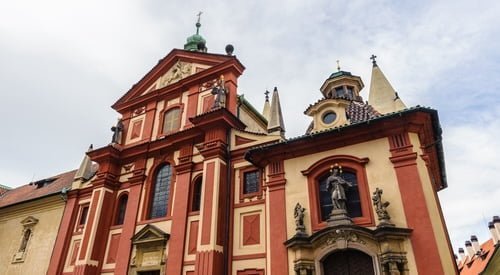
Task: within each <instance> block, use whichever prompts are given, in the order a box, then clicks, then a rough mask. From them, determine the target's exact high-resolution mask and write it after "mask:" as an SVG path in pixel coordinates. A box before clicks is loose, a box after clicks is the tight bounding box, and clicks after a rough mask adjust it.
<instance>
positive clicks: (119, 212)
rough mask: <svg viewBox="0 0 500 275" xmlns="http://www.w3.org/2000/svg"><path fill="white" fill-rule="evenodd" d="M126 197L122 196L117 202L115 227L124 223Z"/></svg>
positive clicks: (125, 195)
mask: <svg viewBox="0 0 500 275" xmlns="http://www.w3.org/2000/svg"><path fill="white" fill-rule="evenodd" d="M127 202H128V195H127V194H124V195H122V196H121V197H120V199H119V200H118V207H117V209H116V218H115V225H120V224H123V222H124V221H125V211H126V210H127Z"/></svg>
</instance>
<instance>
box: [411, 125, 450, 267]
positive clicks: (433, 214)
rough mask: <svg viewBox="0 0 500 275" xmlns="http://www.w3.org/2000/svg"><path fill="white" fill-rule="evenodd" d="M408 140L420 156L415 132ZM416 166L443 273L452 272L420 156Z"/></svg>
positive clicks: (448, 251)
mask: <svg viewBox="0 0 500 275" xmlns="http://www.w3.org/2000/svg"><path fill="white" fill-rule="evenodd" d="M410 141H411V143H412V144H413V145H414V147H413V149H414V150H415V151H416V152H417V154H418V155H419V156H420V155H422V150H421V149H420V142H419V138H418V135H417V134H414V133H410ZM417 167H418V173H419V175H420V179H421V181H422V183H423V184H422V187H423V190H424V196H425V201H426V204H427V210H428V211H429V216H430V218H431V223H432V229H433V231H434V236H435V238H436V243H437V247H438V252H439V256H440V257H441V263H442V265H443V270H444V272H445V274H454V272H455V262H454V261H453V259H452V257H451V256H450V250H449V246H448V236H447V235H446V230H445V228H444V226H443V223H442V222H441V218H442V216H441V212H440V210H439V205H438V203H437V201H436V199H437V196H436V194H435V191H434V188H433V184H432V182H431V179H430V176H429V172H428V170H427V166H426V165H425V162H424V160H422V158H420V157H419V158H417Z"/></svg>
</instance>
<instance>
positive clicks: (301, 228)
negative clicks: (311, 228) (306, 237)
mask: <svg viewBox="0 0 500 275" xmlns="http://www.w3.org/2000/svg"><path fill="white" fill-rule="evenodd" d="M305 211H306V209H305V208H304V207H302V205H300V203H297V204H296V205H295V210H294V214H293V216H294V218H295V232H296V235H297V234H299V235H300V234H304V233H305V232H306V227H305V225H304V212H305Z"/></svg>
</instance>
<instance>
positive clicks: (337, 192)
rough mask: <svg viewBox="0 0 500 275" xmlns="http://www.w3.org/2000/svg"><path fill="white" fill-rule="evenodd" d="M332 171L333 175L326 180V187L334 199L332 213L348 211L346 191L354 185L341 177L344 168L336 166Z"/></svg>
mask: <svg viewBox="0 0 500 275" xmlns="http://www.w3.org/2000/svg"><path fill="white" fill-rule="evenodd" d="M330 171H331V175H330V176H329V177H328V178H327V179H326V186H327V188H328V192H330V195H331V199H332V206H333V209H332V211H334V210H338V209H340V210H346V200H347V197H346V195H345V191H346V189H348V188H349V187H352V186H353V185H352V183H350V182H348V181H346V180H345V179H343V178H342V177H341V174H342V166H338V164H335V166H332V167H331V169H330Z"/></svg>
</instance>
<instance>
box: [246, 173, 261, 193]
mask: <svg viewBox="0 0 500 275" xmlns="http://www.w3.org/2000/svg"><path fill="white" fill-rule="evenodd" d="M259 187H260V173H259V170H254V171H249V172H245V173H243V194H244V195H247V194H252V193H257V192H259Z"/></svg>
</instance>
